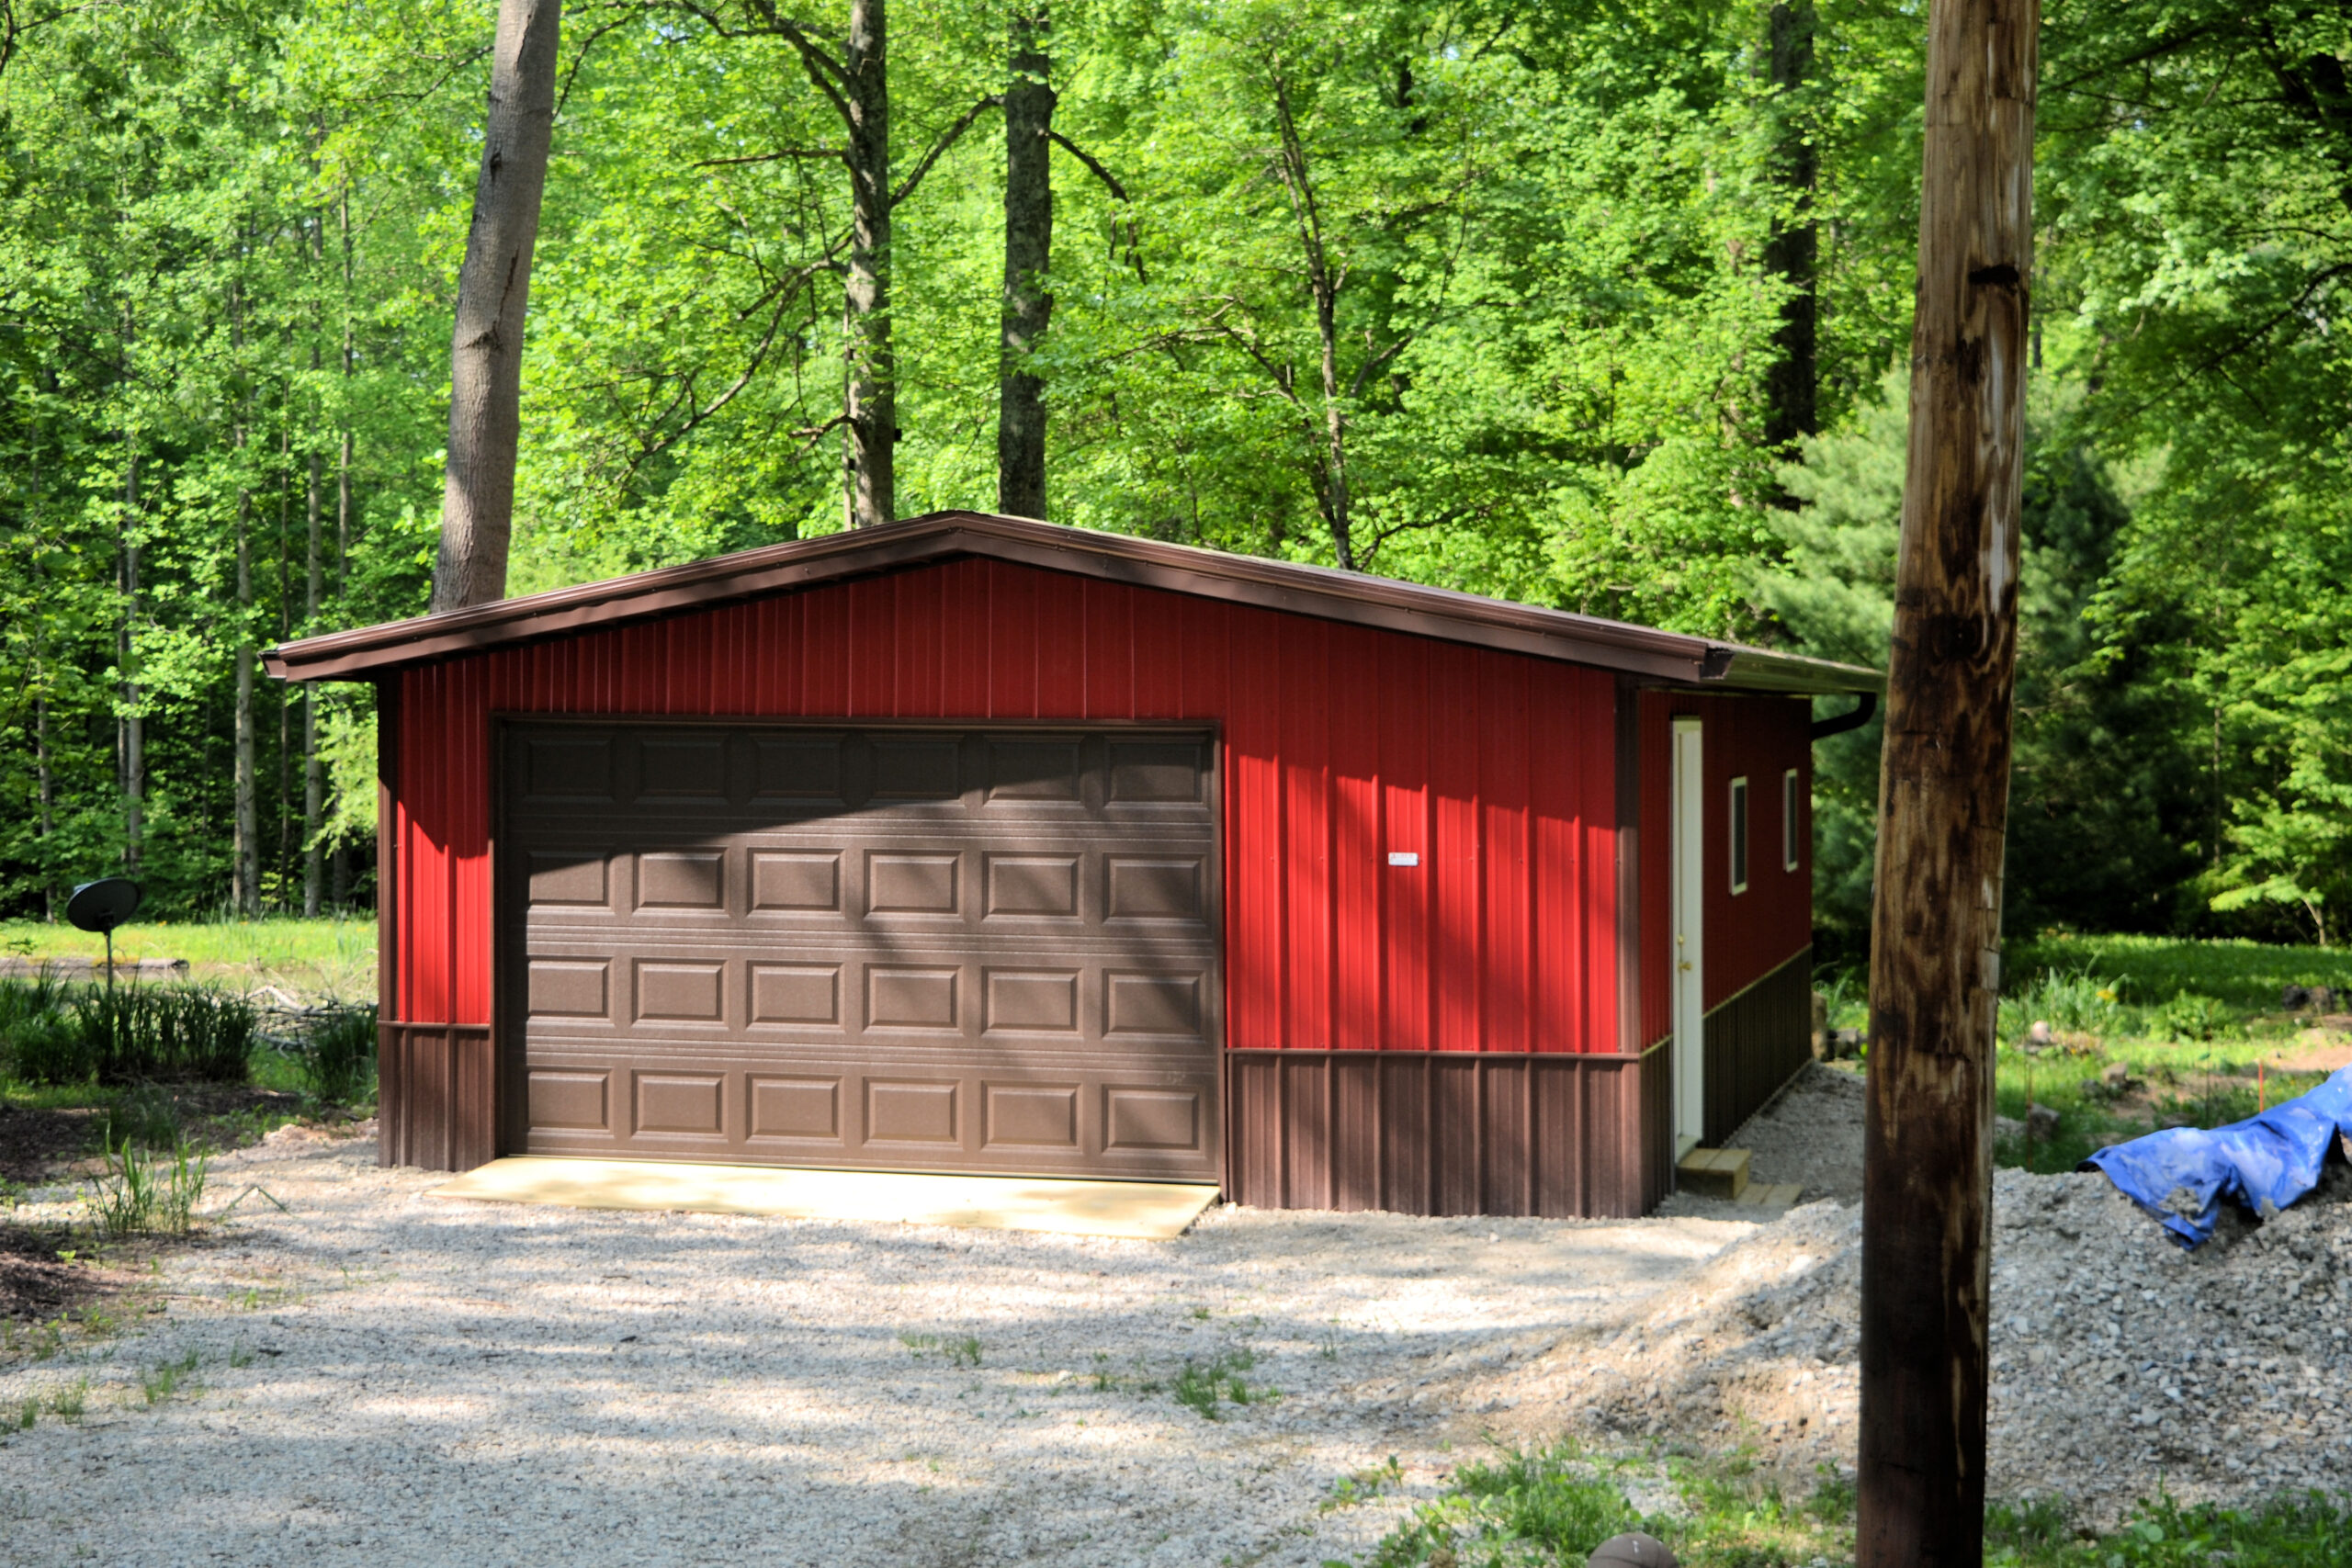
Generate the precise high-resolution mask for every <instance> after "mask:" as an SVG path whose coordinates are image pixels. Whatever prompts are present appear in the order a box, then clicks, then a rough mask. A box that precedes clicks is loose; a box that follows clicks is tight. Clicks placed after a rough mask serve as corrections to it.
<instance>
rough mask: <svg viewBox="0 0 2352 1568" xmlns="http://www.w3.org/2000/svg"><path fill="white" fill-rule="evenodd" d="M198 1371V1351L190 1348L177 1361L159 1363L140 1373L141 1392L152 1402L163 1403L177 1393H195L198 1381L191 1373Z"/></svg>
mask: <svg viewBox="0 0 2352 1568" xmlns="http://www.w3.org/2000/svg"><path fill="white" fill-rule="evenodd" d="M194 1371H196V1352H195V1351H193V1350H190V1351H189V1352H188V1353H187V1355H185V1356H183V1357H181V1358H180V1359H178V1360H176V1361H164V1362H160V1363H158V1364H157V1365H156V1366H155V1367H153V1369H151V1370H149V1371H145V1372H142V1373H141V1374H140V1378H139V1392H140V1393H141V1394H144V1395H145V1396H146V1399H147V1403H148V1404H163V1403H164V1401H165V1400H167V1399H169V1398H171V1397H172V1395H174V1394H175V1393H195V1392H196V1381H195V1379H194V1378H193V1377H192V1376H191V1375H190V1374H191V1373H193V1372H194Z"/></svg>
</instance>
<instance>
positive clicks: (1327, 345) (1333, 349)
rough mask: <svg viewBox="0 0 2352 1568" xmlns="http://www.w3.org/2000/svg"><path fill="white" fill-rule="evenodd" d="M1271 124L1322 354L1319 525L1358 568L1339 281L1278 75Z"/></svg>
mask: <svg viewBox="0 0 2352 1568" xmlns="http://www.w3.org/2000/svg"><path fill="white" fill-rule="evenodd" d="M1273 87H1274V124H1275V128H1276V129H1277V130H1279V131H1280V132H1281V134H1282V149H1281V152H1282V175H1283V187H1284V188H1285V189H1286V190H1287V191H1288V193H1289V195H1290V205H1291V213H1292V216H1293V218H1294V219H1295V220H1296V222H1297V224H1298V241H1299V248H1300V250H1301V251H1302V252H1303V253H1304V257H1305V260H1306V287H1307V292H1308V293H1309V294H1310V295H1311V296H1312V297H1313V299H1314V301H1315V332H1316V337H1317V343H1318V344H1319V346H1320V347H1321V350H1322V359H1321V367H1322V389H1323V407H1322V417H1321V419H1320V421H1319V422H1318V423H1320V425H1321V431H1320V441H1321V444H1322V448H1323V450H1322V452H1321V454H1320V465H1319V471H1318V472H1317V474H1316V476H1315V478H1316V486H1315V488H1316V490H1317V492H1319V494H1320V496H1321V498H1322V502H1323V521H1324V522H1325V523H1326V524H1327V525H1329V527H1330V530H1331V547H1332V550H1333V552H1334V553H1335V554H1336V555H1337V556H1338V557H1339V560H1340V567H1341V568H1342V569H1343V570H1348V571H1353V570H1355V569H1356V552H1355V527H1354V517H1353V511H1354V508H1353V504H1352V502H1353V498H1352V497H1351V495H1350V493H1349V487H1348V425H1347V413H1346V410H1345V407H1344V405H1343V402H1342V398H1343V395H1344V390H1345V389H1343V388H1342V387H1341V385H1340V279H1339V278H1338V276H1335V275H1334V274H1333V272H1332V270H1331V265H1330V257H1329V254H1328V253H1327V252H1326V251H1325V249H1324V245H1323V214H1322V209H1321V208H1320V206H1319V205H1318V204H1317V200H1316V196H1315V185H1314V182H1313V180H1311V179H1310V178H1309V177H1308V170H1307V166H1306V139H1305V138H1304V137H1302V136H1301V135H1300V134H1299V130H1298V119H1297V117H1296V116H1295V114H1293V113H1292V110H1291V102H1290V85H1289V84H1288V83H1287V82H1286V81H1284V80H1283V77H1282V76H1281V75H1279V74H1277V75H1276V76H1275V77H1274V80H1273Z"/></svg>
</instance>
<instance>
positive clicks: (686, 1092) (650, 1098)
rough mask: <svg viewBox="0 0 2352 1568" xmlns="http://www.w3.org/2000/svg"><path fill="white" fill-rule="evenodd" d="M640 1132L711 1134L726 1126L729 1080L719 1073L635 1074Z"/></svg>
mask: <svg viewBox="0 0 2352 1568" xmlns="http://www.w3.org/2000/svg"><path fill="white" fill-rule="evenodd" d="M633 1076H634V1077H635V1078H636V1088H637V1130H638V1131H639V1133H661V1134H677V1133H684V1134H693V1135H695V1136H698V1137H709V1136H713V1135H716V1134H720V1133H723V1132H724V1130H725V1129H726V1126H727V1112H726V1098H727V1096H726V1082H727V1080H726V1079H725V1077H722V1076H721V1075H719V1074H718V1073H675V1072H665V1073H649V1072H639V1073H637V1074H635V1075H633Z"/></svg>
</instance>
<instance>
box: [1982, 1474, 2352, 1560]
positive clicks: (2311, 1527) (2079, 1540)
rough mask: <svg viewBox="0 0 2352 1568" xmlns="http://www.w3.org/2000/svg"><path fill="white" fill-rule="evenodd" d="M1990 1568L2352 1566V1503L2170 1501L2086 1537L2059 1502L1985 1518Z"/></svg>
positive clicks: (2314, 1497) (2323, 1498)
mask: <svg viewBox="0 0 2352 1568" xmlns="http://www.w3.org/2000/svg"><path fill="white" fill-rule="evenodd" d="M2217 1562H2229V1563H2246V1564H2253V1563H2260V1564H2262V1565H2263V1568H2347V1565H2352V1499H2346V1498H2343V1497H2330V1496H2327V1495H2324V1494H2323V1493H2318V1492H2312V1493H2309V1494H2307V1495H2303V1496H2301V1497H2281V1498H2276V1499H2273V1500H2272V1501H2270V1502H2267V1503H2264V1504H2261V1505H2259V1506H2255V1507H2251V1508H2228V1507H2223V1506H2220V1505H2218V1504H2211V1503H2203V1504H2199V1505H2197V1506H2193V1507H2191V1506H2182V1505H2181V1504H2179V1503H2177V1502H2175V1501H2173V1499H2171V1498H2170V1497H2157V1498H2155V1499H2154V1500H2153V1501H2150V1502H2144V1503H2142V1504H2141V1505H2140V1506H2138V1507H2137V1508H2136V1509H2134V1510H2133V1511H2132V1515H2131V1517H2130V1518H2129V1519H2128V1520H2126V1521H2125V1522H2124V1524H2123V1525H2122V1526H2121V1527H2120V1529H2116V1530H2114V1531H2112V1532H2110V1533H2109V1534H2106V1535H2088V1534H2081V1533H2078V1532H2076V1531H2075V1529H2072V1528H2071V1527H2070V1526H2069V1524H2068V1521H2067V1516H2066V1512H2065V1509H2064V1507H2063V1506H2060V1505H2059V1504H2057V1503H2056V1502H2054V1501H2050V1500H2044V1501H2041V1502H2039V1503H2035V1504H2032V1505H2027V1506H2011V1505H1996V1506H1993V1507H1990V1508H1987V1509H1986V1510H1985V1563H1986V1565H1987V1568H2206V1565H2207V1564H2209V1563H2217Z"/></svg>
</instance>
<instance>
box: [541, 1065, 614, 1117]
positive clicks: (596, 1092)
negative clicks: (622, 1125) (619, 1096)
mask: <svg viewBox="0 0 2352 1568" xmlns="http://www.w3.org/2000/svg"><path fill="white" fill-rule="evenodd" d="M611 1081H612V1074H610V1073H609V1072H605V1071H602V1070H595V1069H591V1070H584V1071H583V1070H578V1069H575V1070H571V1071H565V1070H562V1069H560V1068H540V1069H535V1070H534V1071H533V1072H532V1073H531V1074H530V1075H529V1077H528V1079H527V1081H526V1093H527V1094H528V1097H529V1110H530V1118H531V1126H532V1128H533V1130H534V1131H537V1130H538V1129H540V1128H547V1129H550V1130H557V1131H576V1132H597V1133H603V1132H607V1131H609V1130H610V1128H611V1126H612V1118H611V1116H610V1114H609V1112H608V1110H607V1107H608V1104H609V1100H608V1096H607V1089H608V1088H609V1086H610V1084H611Z"/></svg>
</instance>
